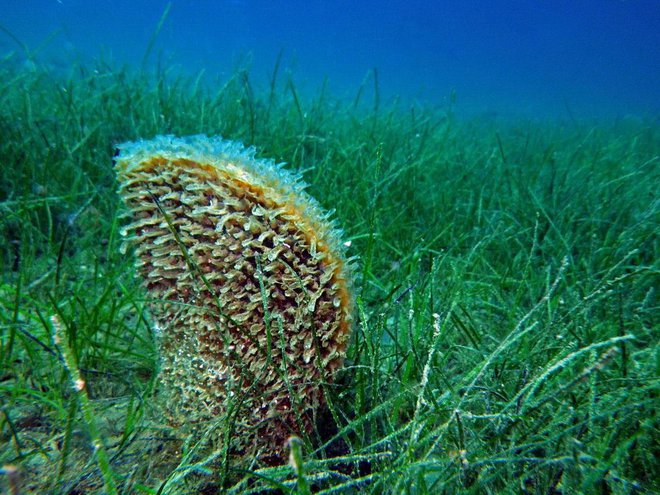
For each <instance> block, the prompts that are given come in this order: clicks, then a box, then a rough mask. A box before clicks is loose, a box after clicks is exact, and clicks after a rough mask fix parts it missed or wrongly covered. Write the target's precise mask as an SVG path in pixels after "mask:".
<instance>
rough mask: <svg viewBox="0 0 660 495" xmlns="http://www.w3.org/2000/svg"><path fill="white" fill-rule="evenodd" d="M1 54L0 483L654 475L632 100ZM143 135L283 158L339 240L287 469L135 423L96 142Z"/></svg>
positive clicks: (136, 356)
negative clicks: (71, 68) (324, 355)
mask: <svg viewBox="0 0 660 495" xmlns="http://www.w3.org/2000/svg"><path fill="white" fill-rule="evenodd" d="M11 62H12V61H11V60H5V61H4V62H2V64H0V76H1V77H0V81H1V82H0V232H1V233H2V236H1V237H0V271H1V273H2V279H1V280H2V282H1V285H0V363H1V364H0V404H1V406H0V407H1V408H0V464H2V465H14V466H17V467H18V472H19V480H18V485H19V488H20V490H21V493H30V492H31V491H33V492H34V493H62V494H64V493H67V494H74V493H93V492H97V493H101V492H103V491H104V490H105V491H106V492H108V493H111V492H113V490H116V491H117V492H120V493H147V494H156V493H191V492H195V491H202V492H203V493H215V492H219V491H222V490H227V491H229V492H230V493H243V492H245V493H252V492H259V491H260V490H266V489H272V490H280V491H281V492H284V493H306V492H309V491H312V492H317V491H320V492H322V493H396V494H399V493H411V494H417V493H422V494H423V493H433V494H436V493H448V494H449V493H502V492H505V493H506V492H509V493H530V494H531V493H567V494H568V493H577V492H583V493H620V494H624V493H652V492H657V491H658V490H660V486H658V482H657V480H658V479H659V478H660V473H659V472H658V467H657V460H656V459H657V458H659V457H660V452H659V450H660V449H659V448H658V443H657V439H658V431H657V430H658V426H659V425H658V418H657V413H656V411H657V406H658V375H659V373H658V372H659V371H660V356H659V355H658V345H657V344H658V307H657V306H658V302H657V288H658V285H659V284H658V282H659V280H660V277H659V276H658V275H659V271H660V270H659V266H658V259H657V258H658V231H659V227H660V226H659V223H660V209H659V206H660V203H659V196H658V193H657V190H658V184H660V159H659V157H660V126H658V123H657V122H653V121H649V122H641V121H639V122H627V121H621V122H618V123H613V124H609V125H576V124H575V123H571V124H570V125H566V126H563V125H559V124H550V123H548V124H546V123H535V122H520V123H514V124H511V123H509V124H501V125H498V124H496V123H493V122H490V123H488V122H480V121H469V122H465V121H457V119H455V118H454V117H453V116H452V113H451V111H450V109H435V108H432V107H430V106H428V105H423V104H419V105H418V104H414V105H411V106H409V107H404V106H403V105H391V106H390V107H387V108H386V107H385V106H383V105H382V104H380V103H379V102H377V101H376V102H374V104H373V105H372V102H366V101H356V102H341V101H336V100H334V99H332V98H331V97H329V96H327V95H325V94H324V93H320V94H319V95H318V96H317V97H316V98H312V99H308V100H304V99H303V98H300V97H299V95H298V94H297V91H296V88H295V85H294V84H293V83H292V82H291V81H288V80H282V79H278V78H276V77H274V79H273V81H272V83H271V86H270V88H267V89H266V90H265V91H261V90H257V89H255V88H253V87H252V86H251V83H250V77H249V73H248V72H247V71H244V70H237V71H236V73H235V75H234V76H233V77H232V78H231V79H230V80H229V81H222V82H220V83H218V84H217V85H215V86H210V87H209V86H208V85H205V86H203V85H202V84H200V83H198V82H197V81H196V80H195V79H185V78H180V77H175V76H172V75H169V74H159V75H158V76H157V77H147V76H143V75H140V74H138V73H136V72H133V71H130V70H120V71H118V70H115V69H112V68H108V67H106V66H104V65H102V64H99V66H98V67H95V68H93V69H87V68H84V67H78V68H76V69H75V72H74V73H72V74H71V75H70V76H69V77H66V78H64V77H56V76H53V75H52V74H49V73H48V72H46V71H44V70H41V69H36V70H32V71H28V70H24V69H18V68H15V67H13V66H12V65H11ZM356 100H359V98H357V99H356ZM163 133H173V134H178V135H186V134H194V133H206V134H210V135H214V134H220V135H222V136H224V137H226V138H229V139H236V140H240V141H243V142H244V143H246V144H248V145H255V146H257V147H258V150H259V153H260V154H261V155H262V156H264V157H269V158H274V159H276V160H278V161H285V162H287V163H289V164H290V165H289V166H290V167H292V168H295V169H298V170H301V171H302V173H303V175H304V177H305V179H306V181H307V182H308V183H309V184H310V187H309V192H310V193H311V194H312V195H313V196H315V197H316V198H317V199H318V200H319V201H320V203H321V204H323V205H324V206H325V207H327V208H330V209H334V210H335V215H336V217H337V219H338V221H339V223H340V224H341V225H342V226H343V228H344V230H345V232H346V239H347V240H350V241H351V242H352V246H351V249H350V251H351V254H353V255H355V256H357V257H358V269H357V272H356V273H355V277H356V283H355V290H356V293H357V302H358V304H357V313H358V314H357V317H356V322H355V326H354V332H353V342H352V345H351V347H350V350H349V357H348V359H347V362H346V366H345V371H343V372H342V373H341V375H340V377H339V379H338V381H337V383H336V384H334V385H331V386H329V387H328V390H329V399H330V407H329V411H328V412H326V413H325V414H324V419H323V422H324V423H325V424H333V426H332V427H330V428H324V429H322V430H319V432H318V433H317V434H315V435H310V437H309V438H305V439H303V444H302V452H301V453H300V455H302V466H298V467H299V468H301V469H295V470H294V469H293V468H292V467H291V466H284V467H279V468H264V467H260V466H257V465H247V466H246V465H235V464H232V463H230V462H221V461H219V460H218V459H221V458H222V457H221V453H220V452H204V451H201V450H198V449H196V448H195V445H194V444H186V443H184V444H181V443H180V442H175V441H174V440H173V436H174V434H173V432H170V431H169V430H168V429H167V427H166V425H163V424H162V423H161V422H160V419H159V415H158V408H159V407H162V405H159V404H158V401H157V399H155V397H157V395H155V391H156V387H157V381H156V370H157V363H158V357H157V352H156V346H155V344H154V335H153V330H152V328H151V326H150V323H149V316H148V313H147V312H146V310H145V294H144V292H143V291H142V290H141V289H140V287H139V283H138V281H137V280H136V278H135V277H134V270H133V266H132V265H133V261H132V260H131V259H130V256H128V257H126V256H122V255H120V253H119V241H118V230H119V226H120V220H119V219H118V215H119V212H118V208H119V201H118V198H117V197H116V194H115V181H114V175H113V171H112V156H113V151H114V145H115V144H116V143H119V142H123V141H126V140H131V139H136V138H139V137H144V138H151V137H152V136H154V135H155V134H163ZM55 331H57V332H58V337H59V341H58V342H55V341H54V339H53V334H54V333H55ZM76 373H80V376H81V377H82V379H84V381H85V384H86V386H85V388H84V389H82V390H80V389H78V390H76V389H75V387H74V385H75V383H72V379H73V381H74V382H75V378H76V376H77V375H76ZM94 443H96V444H97V447H96V448H94V447H93V444H94ZM5 471H8V470H5ZM5 471H3V474H2V475H0V487H2V489H3V490H9V488H10V484H11V480H10V477H9V476H8V475H7V474H4V473H5ZM12 480H13V478H12Z"/></svg>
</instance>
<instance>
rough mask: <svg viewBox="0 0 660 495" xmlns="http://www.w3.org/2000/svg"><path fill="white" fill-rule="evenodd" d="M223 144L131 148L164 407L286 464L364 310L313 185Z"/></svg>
mask: <svg viewBox="0 0 660 495" xmlns="http://www.w3.org/2000/svg"><path fill="white" fill-rule="evenodd" d="M254 153H255V152H254V149H252V148H250V149H245V148H243V146H242V145H241V144H239V143H236V142H232V141H226V140H223V139H221V138H217V137H216V138H208V137H206V136H191V137H185V138H176V137H172V136H159V137H156V138H155V139H153V140H151V141H137V142H131V143H124V144H122V145H120V146H119V154H118V156H117V157H116V161H115V169H116V172H117V177H118V181H119V185H120V188H119V193H120V195H121V197H122V199H123V201H124V202H125V204H126V206H127V207H128V210H129V213H128V216H129V218H130V220H129V223H128V225H127V226H126V227H125V228H124V231H123V234H124V235H125V245H124V248H125V247H126V246H131V247H132V248H133V249H134V250H135V253H136V257H137V269H138V271H139V273H140V275H141V277H142V278H143V280H144V284H145V286H146V290H147V293H148V298H149V301H150V313H151V316H152V319H153V320H154V323H155V325H156V327H157V328H158V329H159V330H160V333H161V338H160V352H161V368H160V394H161V397H162V403H163V405H164V409H166V411H167V413H166V414H167V415H168V416H169V418H168V419H169V420H170V422H171V423H172V424H173V425H174V426H177V427H180V428H182V429H183V431H190V432H198V433H202V432H207V431H211V430H212V429H213V428H216V429H218V431H220V432H222V433H221V434H219V436H218V437H217V438H216V442H217V441H225V440H221V437H222V435H226V432H227V431H230V432H231V435H230V442H231V445H230V447H231V449H232V452H234V453H235V454H236V455H240V456H242V455H251V456H252V455H254V456H257V457H260V458H276V459H277V458H281V457H282V453H283V450H284V449H285V443H286V440H287V438H289V437H290V436H291V435H295V434H302V433H305V432H307V433H309V432H310V429H311V428H312V427H313V421H314V411H316V410H317V409H318V408H319V406H320V405H322V404H323V402H324V391H323V389H324V386H325V384H328V383H330V382H331V381H332V378H333V375H334V373H335V371H336V370H337V369H338V368H339V367H340V366H341V364H342V361H343V358H344V355H345V352H346V346H347V343H348V337H349V330H350V323H351V310H352V307H351V306H352V298H351V293H350V283H349V275H348V273H349V267H348V266H347V261H346V259H345V256H344V249H343V245H342V243H341V241H340V237H339V234H340V232H339V231H338V230H337V229H336V228H335V226H334V224H333V222H332V221H331V220H330V219H329V218H328V215H327V214H326V213H324V212H323V211H322V210H321V208H320V207H319V205H318V204H317V203H316V201H314V199H313V198H311V197H310V196H309V195H308V194H307V193H306V192H305V191H304V190H303V189H304V185H303V184H302V182H301V181H300V179H299V177H298V176H296V175H293V174H292V173H290V172H288V171H286V170H284V169H283V168H281V166H280V165H277V164H275V163H274V162H272V161H269V160H263V159H257V158H255V156H254Z"/></svg>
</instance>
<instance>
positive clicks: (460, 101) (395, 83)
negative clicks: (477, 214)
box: [0, 0, 660, 119]
mask: <svg viewBox="0 0 660 495" xmlns="http://www.w3.org/2000/svg"><path fill="white" fill-rule="evenodd" d="M167 3H168V2H166V1H160V0H150V1H146V0H145V1H140V0H133V1H129V0H114V1H110V0H0V25H1V26H2V27H3V28H4V29H3V30H2V31H0V60H2V58H3V57H5V56H6V55H7V54H8V53H11V52H14V55H13V57H12V60H17V59H21V58H22V59H25V58H26V53H25V52H24V50H23V48H22V47H21V45H20V44H19V42H17V41H16V39H18V40H19V41H20V42H21V43H24V44H25V45H27V47H28V48H29V50H30V56H31V57H32V58H33V60H32V61H26V62H25V63H28V64H29V63H38V64H43V65H45V66H48V67H51V68H52V69H53V70H54V71H63V72H66V70H67V68H70V67H71V66H72V64H73V63H74V62H75V61H80V60H82V61H83V62H85V63H87V62H88V61H90V60H92V59H99V58H103V59H104V60H106V61H111V62H112V63H113V64H117V66H118V65H119V64H124V63H125V64H129V65H135V66H139V65H140V64H141V62H142V59H143V57H144V55H145V52H146V49H147V46H148V44H149V39H150V37H151V36H152V33H153V32H154V30H155V28H156V25H157V24H158V20H159V19H160V18H161V16H162V14H163V12H164V10H165V7H166V5H167ZM6 31H8V32H9V33H11V35H13V36H10V35H9V34H8V32H6ZM14 38H16V39H14ZM280 52H281V53H282V54H283V58H282V75H283V77H289V75H291V77H292V78H293V79H294V81H295V82H296V85H297V86H299V87H300V88H301V90H302V91H308V92H310V93H312V92H314V91H316V90H317V89H318V88H319V87H320V86H321V85H322V84H323V81H324V80H326V79H327V84H328V88H329V90H330V92H331V93H332V94H333V95H335V96H337V97H346V98H352V97H353V96H354V95H355V94H356V92H357V90H358V87H359V86H360V84H361V83H362V81H363V80H364V79H365V77H369V74H370V73H372V72H371V71H373V69H374V68H375V69H377V73H378V83H379V92H380V97H381V100H383V101H384V102H386V101H387V100H388V99H392V98H394V97H396V96H398V97H400V98H401V99H402V100H403V101H404V102H406V101H410V100H424V101H427V102H430V103H431V104H434V105H438V106H447V105H448V104H449V101H450V100H451V99H452V95H455V103H454V110H455V111H456V112H457V113H459V114H464V115H480V114H487V115H492V116H513V117H518V116H522V117H537V118H541V119H546V118H553V119H554V118H559V119H565V118H569V117H571V118H584V119H592V118H600V119H612V118H620V117H626V118H629V117H642V118H645V117H650V118H653V119H655V118H657V117H658V115H660V0H629V1H622V0H508V1H506V0H483V1H477V0H453V1H449V0H436V1H433V0H429V1H421V0H380V1H375V0H337V1H331V0H305V1H303V0H286V1H284V0H243V1H241V0H233V1H229V0H227V1H223V0H216V1H213V0H174V1H173V2H172V7H171V10H170V12H169V15H168V16H167V19H166V21H165V24H164V25H163V29H162V31H161V32H160V35H159V37H158V39H157V41H156V44H155V45H154V49H153V51H152V52H151V55H150V57H149V60H148V62H149V64H151V65H152V66H153V64H155V63H157V62H158V61H159V60H160V62H161V64H162V65H166V66H171V67H172V69H173V71H175V72H176V71H178V73H183V74H190V75H194V74H196V73H198V72H199V71H201V70H202V69H203V70H204V74H205V76H204V77H205V80H206V81H208V82H209V83H210V84H213V83H214V82H215V81H222V80H223V79H226V78H227V77H228V76H229V75H230V74H231V73H232V70H233V69H235V68H236V67H237V66H245V65H248V66H249V67H250V68H251V74H252V76H253V77H254V81H255V84H256V85H257V86H258V85H259V84H264V85H265V84H266V81H267V80H268V78H269V77H270V74H271V72H272V70H273V67H274V65H275V61H276V60H277V57H278V54H279V53H280ZM372 77H373V76H372ZM368 84H369V85H370V87H372V86H373V80H372V79H369V83H368Z"/></svg>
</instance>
